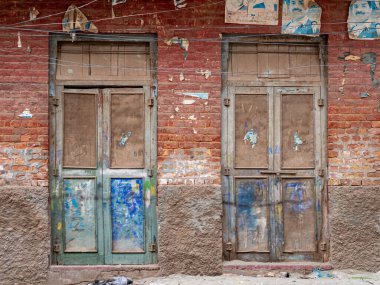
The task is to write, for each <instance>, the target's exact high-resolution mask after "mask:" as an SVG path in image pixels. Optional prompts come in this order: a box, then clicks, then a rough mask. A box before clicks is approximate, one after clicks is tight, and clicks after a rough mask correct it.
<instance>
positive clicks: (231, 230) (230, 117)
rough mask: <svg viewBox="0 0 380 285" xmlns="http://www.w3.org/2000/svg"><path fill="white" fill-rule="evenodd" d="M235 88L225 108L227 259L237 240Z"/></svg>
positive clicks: (229, 94)
mask: <svg viewBox="0 0 380 285" xmlns="http://www.w3.org/2000/svg"><path fill="white" fill-rule="evenodd" d="M235 94H236V90H235V87H228V98H229V99H230V100H231V101H230V106H229V107H227V130H228V132H227V157H226V168H228V169H230V175H228V176H226V180H227V181H226V182H227V185H226V186H227V189H226V192H227V193H226V194H227V197H226V198H227V199H226V204H227V209H226V214H227V220H228V225H227V226H228V242H230V243H231V244H232V251H230V252H229V258H231V259H235V258H236V249H237V244H236V242H237V240H236V219H235V217H236V201H235V195H234V187H235V186H234V179H233V176H234V175H235V169H234V165H235V155H234V150H235V142H234V140H235V135H234V131H233V130H234V124H235V112H234V111H233V110H234V109H235V108H236V106H235Z"/></svg>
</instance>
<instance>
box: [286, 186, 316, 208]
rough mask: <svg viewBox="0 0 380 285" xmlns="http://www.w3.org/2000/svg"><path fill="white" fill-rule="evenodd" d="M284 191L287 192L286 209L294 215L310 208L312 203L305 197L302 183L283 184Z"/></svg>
mask: <svg viewBox="0 0 380 285" xmlns="http://www.w3.org/2000/svg"><path fill="white" fill-rule="evenodd" d="M285 190H286V191H287V192H288V195H289V196H288V197H289V198H288V199H289V200H288V201H286V206H287V208H289V209H291V210H292V211H293V212H295V213H303V212H305V211H306V210H307V209H310V208H311V205H312V201H311V199H310V197H308V196H307V190H306V185H305V183H303V182H289V183H286V184H285Z"/></svg>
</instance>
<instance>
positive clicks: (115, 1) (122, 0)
mask: <svg viewBox="0 0 380 285" xmlns="http://www.w3.org/2000/svg"><path fill="white" fill-rule="evenodd" d="M125 2H127V0H112V6H116V5H119V4H123V3H125Z"/></svg>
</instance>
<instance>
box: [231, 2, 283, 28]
mask: <svg viewBox="0 0 380 285" xmlns="http://www.w3.org/2000/svg"><path fill="white" fill-rule="evenodd" d="M225 22H226V23H237V24H257V25H277V24H278V0H265V1H264V0H227V1H226V11H225Z"/></svg>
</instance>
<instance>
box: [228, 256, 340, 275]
mask: <svg viewBox="0 0 380 285" xmlns="http://www.w3.org/2000/svg"><path fill="white" fill-rule="evenodd" d="M315 268H318V269H319V270H322V271H324V270H332V269H333V266H332V265H331V264H330V263H322V262H245V261H240V260H233V261H225V262H223V271H224V273H236V274H249V275H250V273H252V274H262V273H265V272H272V271H274V272H281V271H284V272H297V273H302V274H306V273H310V272H312V271H313V270H314V269H315Z"/></svg>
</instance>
